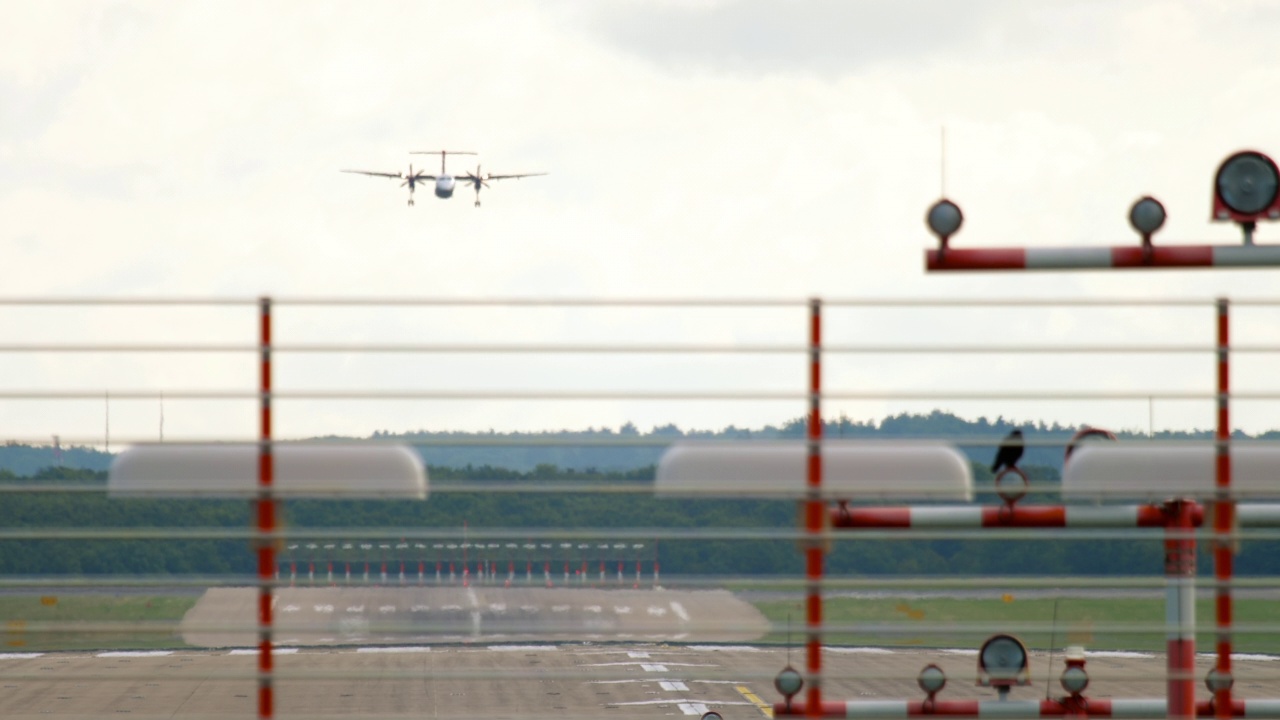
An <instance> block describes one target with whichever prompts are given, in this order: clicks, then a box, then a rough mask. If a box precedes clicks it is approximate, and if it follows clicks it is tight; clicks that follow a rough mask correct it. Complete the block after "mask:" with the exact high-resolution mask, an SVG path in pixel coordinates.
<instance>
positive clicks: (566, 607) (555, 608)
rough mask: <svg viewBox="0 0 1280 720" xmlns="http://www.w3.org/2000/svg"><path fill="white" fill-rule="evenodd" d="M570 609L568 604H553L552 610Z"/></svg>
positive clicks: (563, 610)
mask: <svg viewBox="0 0 1280 720" xmlns="http://www.w3.org/2000/svg"><path fill="white" fill-rule="evenodd" d="M568 609H569V606H568V605H552V606H551V612H565V611H567V610H568Z"/></svg>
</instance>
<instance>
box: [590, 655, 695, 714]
mask: <svg viewBox="0 0 1280 720" xmlns="http://www.w3.org/2000/svg"><path fill="white" fill-rule="evenodd" d="M622 665H639V666H640V667H642V668H644V669H645V670H646V671H648V672H663V671H662V670H658V671H653V670H649V668H651V667H652V668H659V667H660V668H666V666H667V665H671V666H672V667H720V666H719V665H716V664H715V663H678V662H668V663H661V664H659V663H652V662H644V661H643V660H642V661H640V662H625V661H624V662H607V663H587V664H585V665H582V666H581V667H619V666H622ZM615 704H616V703H615Z"/></svg>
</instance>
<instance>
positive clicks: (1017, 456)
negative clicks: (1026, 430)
mask: <svg viewBox="0 0 1280 720" xmlns="http://www.w3.org/2000/svg"><path fill="white" fill-rule="evenodd" d="M1021 459H1022V431H1021V430H1014V431H1013V432H1011V433H1009V435H1008V436H1006V437H1005V439H1004V442H1002V443H1000V449H999V450H997V451H996V461H995V462H993V463H991V472H1000V468H1001V466H1003V467H1008V468H1012V467H1015V466H1016V465H1017V464H1018V461H1019V460H1021Z"/></svg>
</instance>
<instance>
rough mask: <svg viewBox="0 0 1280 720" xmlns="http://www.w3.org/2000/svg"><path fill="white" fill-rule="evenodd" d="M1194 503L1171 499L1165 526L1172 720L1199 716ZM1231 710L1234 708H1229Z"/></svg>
mask: <svg viewBox="0 0 1280 720" xmlns="http://www.w3.org/2000/svg"><path fill="white" fill-rule="evenodd" d="M1194 510H1195V503H1192V502H1190V501H1187V500H1171V501H1170V502H1169V504H1168V513H1169V524H1168V525H1166V526H1165V540H1164V573H1165V626H1166V633H1167V635H1166V638H1167V640H1166V645H1167V648H1168V650H1167V658H1166V668H1167V672H1168V697H1169V717H1170V718H1192V717H1195V714H1196V678H1195V672H1196V539H1195V535H1194V534H1193V533H1194V532H1195V524H1194V523H1195V519H1194ZM1227 707H1228V708H1230V707H1231V706H1230V705H1228V706H1227Z"/></svg>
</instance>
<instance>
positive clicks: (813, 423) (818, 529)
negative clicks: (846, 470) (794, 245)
mask: <svg viewBox="0 0 1280 720" xmlns="http://www.w3.org/2000/svg"><path fill="white" fill-rule="evenodd" d="M808 417H809V423H808V442H807V446H808V453H807V458H806V459H807V468H806V470H807V472H806V474H805V479H806V499H805V531H806V532H807V533H808V536H809V537H808V542H807V543H806V545H805V580H806V583H807V588H806V595H807V597H806V606H807V607H806V618H805V624H806V626H807V628H806V630H807V633H808V638H807V642H806V648H805V649H806V652H805V674H806V676H807V677H806V678H805V682H806V684H807V685H808V689H809V692H808V695H807V698H806V703H805V707H807V708H808V712H806V713H805V715H806V716H808V717H821V716H822V570H823V568H822V565H823V541H822V531H823V526H824V524H825V523H824V522H823V521H824V516H825V513H826V503H825V502H823V499H822V300H820V299H818V298H813V299H811V300H809V413H808Z"/></svg>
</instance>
